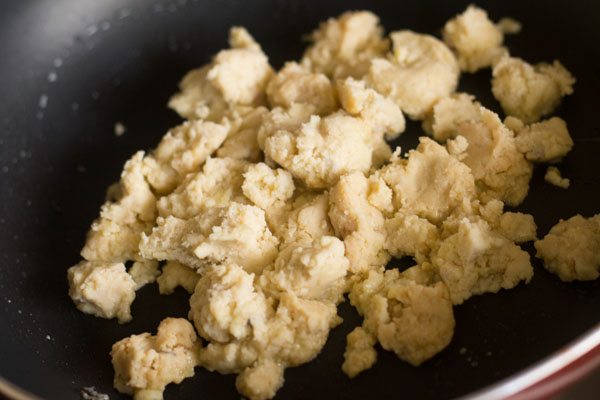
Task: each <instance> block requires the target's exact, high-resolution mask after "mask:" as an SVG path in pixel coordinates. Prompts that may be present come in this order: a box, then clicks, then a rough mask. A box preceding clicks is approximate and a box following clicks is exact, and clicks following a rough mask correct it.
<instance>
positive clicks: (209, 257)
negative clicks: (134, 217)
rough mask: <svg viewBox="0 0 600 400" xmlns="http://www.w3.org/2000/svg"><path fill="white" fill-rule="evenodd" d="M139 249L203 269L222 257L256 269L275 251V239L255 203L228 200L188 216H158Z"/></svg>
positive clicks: (157, 256)
mask: <svg viewBox="0 0 600 400" xmlns="http://www.w3.org/2000/svg"><path fill="white" fill-rule="evenodd" d="M157 222H158V225H157V226H156V227H155V228H154V229H153V230H152V233H151V234H150V235H148V236H146V235H143V237H142V241H141V243H140V253H141V254H142V255H144V256H145V257H147V258H154V259H157V260H175V261H179V262H181V263H183V264H185V265H188V266H190V267H192V268H195V269H201V270H203V269H206V268H210V266H211V265H212V264H214V263H219V262H222V261H225V260H229V261H232V262H237V263H239V264H240V265H241V266H243V267H244V268H246V269H247V270H249V271H252V272H255V271H260V270H262V268H264V267H265V266H266V265H268V264H269V263H270V262H271V261H273V259H274V258H275V256H276V255H277V245H278V240H277V238H276V237H275V236H273V235H272V234H271V231H270V230H269V228H268V226H267V223H266V221H265V213H264V211H263V210H261V209H260V208H258V207H255V206H249V205H244V204H239V203H235V202H233V203H230V204H229V205H228V206H227V207H225V208H213V209H211V210H208V211H207V212H205V213H203V214H201V215H198V216H197V217H194V218H192V219H188V220H184V219H180V218H176V217H172V216H169V217H167V218H159V219H158V220H157Z"/></svg>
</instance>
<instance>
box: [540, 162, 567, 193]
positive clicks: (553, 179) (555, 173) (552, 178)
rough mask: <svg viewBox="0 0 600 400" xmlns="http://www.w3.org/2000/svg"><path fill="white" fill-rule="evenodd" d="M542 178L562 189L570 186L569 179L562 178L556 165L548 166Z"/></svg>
mask: <svg viewBox="0 0 600 400" xmlns="http://www.w3.org/2000/svg"><path fill="white" fill-rule="evenodd" d="M544 180H545V181H546V182H548V183H550V184H552V185H554V186H557V187H559V188H562V189H568V188H569V186H571V180H570V179H569V178H563V176H562V174H561V173H560V170H559V169H558V168H556V167H548V169H547V170H546V174H545V175H544Z"/></svg>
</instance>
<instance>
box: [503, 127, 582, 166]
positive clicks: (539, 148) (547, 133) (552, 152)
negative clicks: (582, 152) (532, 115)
mask: <svg viewBox="0 0 600 400" xmlns="http://www.w3.org/2000/svg"><path fill="white" fill-rule="evenodd" d="M508 118H513V117H508ZM512 124H513V126H514V127H517V126H518V125H517V124H516V123H514V122H512ZM515 133H516V134H517V137H516V139H515V143H516V145H517V149H518V150H519V151H520V152H521V153H523V154H525V158H527V159H528V160H529V161H533V162H544V163H548V162H550V163H552V162H558V161H560V160H562V159H563V158H564V157H565V156H566V155H567V153H569V151H571V149H572V148H573V139H571V135H569V131H568V129H567V124H566V123H565V121H564V120H563V119H562V118H559V117H552V118H550V119H547V120H544V121H541V122H538V123H534V124H531V125H528V126H523V127H522V128H521V129H518V130H516V131H515Z"/></svg>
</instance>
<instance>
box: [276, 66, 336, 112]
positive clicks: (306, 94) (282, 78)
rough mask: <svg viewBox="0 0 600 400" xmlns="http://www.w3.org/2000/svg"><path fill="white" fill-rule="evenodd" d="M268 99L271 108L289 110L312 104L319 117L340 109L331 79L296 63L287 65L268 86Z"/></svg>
mask: <svg viewBox="0 0 600 400" xmlns="http://www.w3.org/2000/svg"><path fill="white" fill-rule="evenodd" d="M267 98H268V100H269V104H270V105H271V107H277V106H279V107H283V108H289V107H291V106H292V104H298V103H303V104H310V105H312V106H313V107H314V110H315V113H317V114H319V115H326V114H329V113H331V112H333V111H335V109H337V108H338V107H337V100H336V97H335V91H334V89H333V85H332V84H331V81H330V80H329V78H328V77H327V76H325V75H324V74H321V73H316V72H311V71H310V70H309V69H308V68H306V67H303V66H301V65H299V64H298V63H295V62H288V63H286V64H285V65H284V66H283V68H282V69H281V70H280V71H279V72H278V73H277V75H275V76H274V77H273V79H271V81H270V82H269V85H268V86H267Z"/></svg>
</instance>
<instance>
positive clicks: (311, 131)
mask: <svg viewBox="0 0 600 400" xmlns="http://www.w3.org/2000/svg"><path fill="white" fill-rule="evenodd" d="M370 136H371V129H370V128H369V126H368V125H366V124H365V123H364V122H363V121H362V120H361V119H359V118H355V117H352V116H350V115H348V114H347V113H345V112H344V111H338V112H336V113H334V114H330V115H328V116H327V117H324V118H320V117H319V116H316V115H313V116H312V117H310V120H309V121H308V122H307V123H305V124H303V125H301V126H300V128H299V129H297V130H295V131H285V130H279V131H277V132H276V133H275V134H274V135H273V136H270V137H269V138H267V139H266V140H265V154H266V155H267V156H269V157H270V158H271V159H272V160H274V161H275V162H277V163H278V164H279V165H281V166H282V167H284V168H286V169H287V170H288V171H290V172H291V173H292V175H294V177H296V178H298V179H300V180H301V181H302V182H304V183H305V184H306V185H307V186H308V187H310V188H313V189H322V188H327V187H329V186H331V185H334V184H335V183H336V182H337V180H338V179H339V177H340V176H341V175H343V174H345V173H347V172H351V171H360V172H366V171H368V169H369V168H370V167H371V161H372V153H373V147H372V144H371V138H370Z"/></svg>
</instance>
